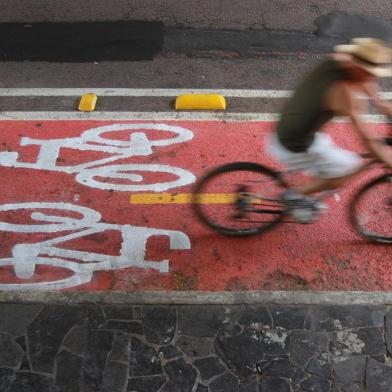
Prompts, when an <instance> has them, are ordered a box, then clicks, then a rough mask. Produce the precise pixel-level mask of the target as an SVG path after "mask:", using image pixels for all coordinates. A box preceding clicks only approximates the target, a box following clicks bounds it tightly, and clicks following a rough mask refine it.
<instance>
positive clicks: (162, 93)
mask: <svg viewBox="0 0 392 392" xmlns="http://www.w3.org/2000/svg"><path fill="white" fill-rule="evenodd" d="M85 93H95V94H97V95H98V96H101V97H176V96H178V95H182V94H190V93H194V94H212V93H214V94H221V95H223V96H225V97H238V98H240V97H244V98H287V97H289V96H290V95H291V91H289V90H240V89H236V90H230V89H229V90H227V89H195V88H189V89H185V88H181V89H161V88H147V89H143V88H95V87H86V88H0V96H3V97H20V96H36V97H56V96H59V97H67V96H76V97H77V96H80V95H83V94H85Z"/></svg>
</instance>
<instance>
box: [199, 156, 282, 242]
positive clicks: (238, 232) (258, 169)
mask: <svg viewBox="0 0 392 392" xmlns="http://www.w3.org/2000/svg"><path fill="white" fill-rule="evenodd" d="M241 171H242V172H246V173H248V174H252V175H255V176H256V177H258V176H260V175H263V176H265V177H266V179H269V180H270V181H271V185H273V186H276V188H277V190H279V192H282V191H283V190H284V189H286V188H287V184H286V182H285V181H284V180H283V178H282V176H281V174H280V173H279V172H277V171H274V170H272V169H270V168H268V167H266V166H263V165H260V164H257V163H253V162H234V163H229V164H226V165H223V166H219V167H217V168H215V169H213V170H211V171H209V172H208V173H206V174H205V175H204V176H203V177H202V178H200V179H199V180H198V182H197V183H196V185H195V187H194V190H193V197H192V206H193V209H194V211H195V213H196V215H197V217H198V218H199V220H200V221H201V222H202V223H204V224H206V225H207V226H208V227H210V228H211V229H213V230H214V231H216V232H217V233H219V234H223V235H228V236H239V237H245V236H252V235H256V234H260V233H263V232H265V231H267V230H270V229H271V228H272V227H274V226H275V225H276V224H277V223H279V222H280V221H281V220H282V219H283V217H284V215H285V214H284V213H285V211H286V210H287V209H286V208H285V207H284V206H282V205H281V204H279V208H280V210H281V212H279V211H278V210H277V213H276V214H274V213H269V216H270V220H269V221H267V222H260V223H258V222H257V223H255V224H252V225H250V224H249V227H241V228H235V227H232V226H229V225H222V224H221V223H217V222H216V221H215V220H214V219H212V218H211V217H210V216H208V215H207V214H206V212H205V209H204V208H205V205H206V204H208V203H203V202H201V198H202V197H203V196H202V195H205V194H206V192H205V191H206V189H207V188H208V186H209V185H208V184H211V183H214V182H215V183H218V181H217V179H218V177H220V176H221V175H224V174H227V173H235V174H237V173H239V172H241ZM255 182H257V181H255ZM216 189H218V188H216ZM207 193H208V192H207ZM275 204H277V203H275ZM227 205H228V206H229V207H228V208H231V207H233V208H234V210H235V208H236V207H235V206H234V203H232V202H229V203H228V204H227ZM214 206H216V204H213V206H212V207H211V208H212V209H214V208H216V207H214ZM271 208H275V207H271ZM259 211H262V210H259ZM218 215H219V216H220V214H218ZM261 215H264V216H265V215H267V213H266V214H261V213H260V214H258V216H261ZM241 223H242V222H241ZM245 226H246V225H245Z"/></svg>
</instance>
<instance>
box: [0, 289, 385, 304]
mask: <svg viewBox="0 0 392 392" xmlns="http://www.w3.org/2000/svg"><path fill="white" fill-rule="evenodd" d="M1 303H48V304H83V303H87V304H89V303H94V304H97V303H105V304H107V303H110V304H120V303H122V304H124V303H127V304H136V305H146V304H152V305H159V304H162V305H163V304H166V305H167V304H173V305H174V304H175V305H241V304H244V305H246V304H248V305H250V304H263V303H269V304H279V305H373V306H377V305H390V304H391V305H392V292H381V291H380V292H378V291H372V292H366V291H247V292H233V291H221V292H201V291H175V292H170V291H148V292H137V293H127V292H121V291H114V292H103V291H102V292H101V291H100V292H55V291H49V292H48V291H42V292H36V291H35V292H29V291H11V292H10V291H0V304H1Z"/></svg>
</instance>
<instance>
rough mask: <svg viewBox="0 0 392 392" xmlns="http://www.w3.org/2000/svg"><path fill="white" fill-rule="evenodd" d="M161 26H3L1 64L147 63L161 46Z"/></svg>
mask: <svg viewBox="0 0 392 392" xmlns="http://www.w3.org/2000/svg"><path fill="white" fill-rule="evenodd" d="M163 37H164V26H163V24H162V23H161V22H144V21H135V22H97V23H34V24H21V23H3V24H0V60H1V61H26V60H28V61H50V62H95V61H115V60H117V61H137V60H150V59H152V58H154V56H155V55H156V54H157V53H159V52H160V50H161V48H162V45H163Z"/></svg>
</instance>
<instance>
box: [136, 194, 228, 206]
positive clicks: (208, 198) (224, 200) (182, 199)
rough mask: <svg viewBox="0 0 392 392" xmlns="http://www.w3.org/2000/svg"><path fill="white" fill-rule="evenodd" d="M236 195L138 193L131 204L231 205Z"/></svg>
mask: <svg viewBox="0 0 392 392" xmlns="http://www.w3.org/2000/svg"><path fill="white" fill-rule="evenodd" d="M235 198H236V194H235V193H203V194H199V195H192V193H137V194H134V195H131V198H130V202H131V204H190V203H199V204H229V203H233V202H234V201H235Z"/></svg>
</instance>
